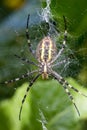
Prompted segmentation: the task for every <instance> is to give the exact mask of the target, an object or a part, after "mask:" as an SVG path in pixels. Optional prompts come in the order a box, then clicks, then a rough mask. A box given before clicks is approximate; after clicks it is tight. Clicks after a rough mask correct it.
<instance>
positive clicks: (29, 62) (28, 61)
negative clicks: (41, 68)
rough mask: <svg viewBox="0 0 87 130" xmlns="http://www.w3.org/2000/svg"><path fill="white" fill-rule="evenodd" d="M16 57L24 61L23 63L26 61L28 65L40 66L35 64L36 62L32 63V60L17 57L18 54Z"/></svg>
mask: <svg viewBox="0 0 87 130" xmlns="http://www.w3.org/2000/svg"><path fill="white" fill-rule="evenodd" d="M15 56H16V57H17V58H18V59H20V60H22V61H24V62H26V63H28V64H32V65H35V66H38V65H37V64H36V63H34V62H32V61H30V60H28V59H25V58H22V57H20V56H18V55H16V54H15Z"/></svg>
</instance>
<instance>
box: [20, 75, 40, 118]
mask: <svg viewBox="0 0 87 130" xmlns="http://www.w3.org/2000/svg"><path fill="white" fill-rule="evenodd" d="M40 75H41V73H40V74H38V75H36V76H35V77H34V78H33V80H31V82H30V84H29V86H28V87H27V89H26V93H25V95H24V97H23V99H22V104H21V107H20V111H19V120H21V112H22V108H23V104H24V102H25V99H26V97H27V94H28V92H29V90H30V88H31V87H32V85H33V83H34V82H35V81H36V79H37V78H38V77H39V76H40Z"/></svg>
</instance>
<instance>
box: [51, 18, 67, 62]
mask: <svg viewBox="0 0 87 130" xmlns="http://www.w3.org/2000/svg"><path fill="white" fill-rule="evenodd" d="M63 19H64V28H65V31H64V39H63V43H62V48H61V49H60V50H59V52H58V54H57V55H56V57H55V58H54V59H53V60H52V61H51V63H53V62H55V61H56V60H57V59H58V58H59V57H60V55H61V54H62V53H63V51H64V49H65V47H66V42H67V25H66V19H65V16H63Z"/></svg>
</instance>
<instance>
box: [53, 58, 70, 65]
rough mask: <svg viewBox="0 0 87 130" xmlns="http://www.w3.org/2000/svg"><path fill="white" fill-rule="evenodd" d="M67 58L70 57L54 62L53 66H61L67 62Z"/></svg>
mask: <svg viewBox="0 0 87 130" xmlns="http://www.w3.org/2000/svg"><path fill="white" fill-rule="evenodd" d="M67 60H68V59H64V60H62V61H60V62H57V63H56V64H53V65H52V67H55V66H60V65H61V64H64V63H66V61H67Z"/></svg>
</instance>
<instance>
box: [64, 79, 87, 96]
mask: <svg viewBox="0 0 87 130" xmlns="http://www.w3.org/2000/svg"><path fill="white" fill-rule="evenodd" d="M65 82H66V81H65ZM66 85H67V86H68V87H69V88H71V89H72V90H74V91H75V92H77V93H79V94H80V95H83V96H84V97H87V95H85V94H83V93H82V92H80V91H79V90H78V89H76V88H74V87H73V86H71V85H70V84H69V83H68V82H66Z"/></svg>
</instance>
